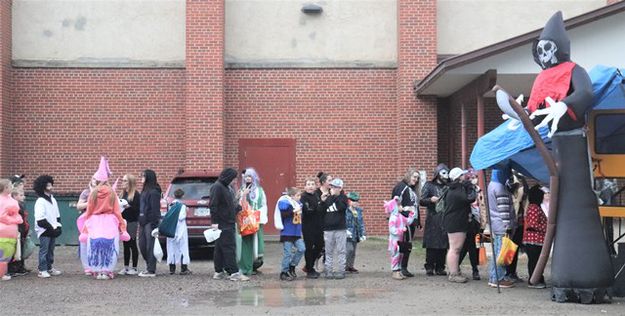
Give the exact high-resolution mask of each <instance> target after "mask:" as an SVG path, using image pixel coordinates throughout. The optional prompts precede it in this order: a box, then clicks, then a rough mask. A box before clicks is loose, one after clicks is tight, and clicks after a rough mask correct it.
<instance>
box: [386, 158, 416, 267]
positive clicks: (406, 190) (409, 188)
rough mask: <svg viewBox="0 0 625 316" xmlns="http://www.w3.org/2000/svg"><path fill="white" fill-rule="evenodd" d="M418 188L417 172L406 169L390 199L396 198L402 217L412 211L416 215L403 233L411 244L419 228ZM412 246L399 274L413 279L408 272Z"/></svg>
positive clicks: (403, 259) (402, 262)
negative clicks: (397, 198)
mask: <svg viewBox="0 0 625 316" xmlns="http://www.w3.org/2000/svg"><path fill="white" fill-rule="evenodd" d="M418 186H419V172H418V171H417V169H415V168H408V170H407V171H406V174H405V175H404V178H403V179H402V180H401V181H399V183H397V185H395V187H394V188H393V192H392V194H391V198H393V197H395V196H398V197H399V202H400V206H401V208H402V211H401V212H400V213H401V214H402V215H403V216H404V217H406V218H407V217H408V216H409V214H410V212H411V211H413V212H415V214H416V218H415V220H414V221H413V222H412V224H411V225H410V226H409V229H408V230H407V231H406V232H405V233H404V240H403V241H404V242H412V239H413V238H414V233H415V230H416V228H417V227H420V226H421V225H420V218H419V197H418V196H417V192H416V190H417V188H418ZM411 250H412V245H411V246H409V247H408V250H407V251H408V252H407V253H406V254H404V256H403V258H402V261H401V274H402V275H403V276H405V277H413V276H414V274H412V273H411V272H410V271H408V260H409V258H410V251H411Z"/></svg>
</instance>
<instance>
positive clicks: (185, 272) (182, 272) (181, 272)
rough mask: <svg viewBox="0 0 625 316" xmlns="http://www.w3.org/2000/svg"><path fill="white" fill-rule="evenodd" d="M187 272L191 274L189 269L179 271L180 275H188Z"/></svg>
mask: <svg viewBox="0 0 625 316" xmlns="http://www.w3.org/2000/svg"><path fill="white" fill-rule="evenodd" d="M189 274H193V272H192V271H191V270H189V269H185V270H182V271H180V275H189Z"/></svg>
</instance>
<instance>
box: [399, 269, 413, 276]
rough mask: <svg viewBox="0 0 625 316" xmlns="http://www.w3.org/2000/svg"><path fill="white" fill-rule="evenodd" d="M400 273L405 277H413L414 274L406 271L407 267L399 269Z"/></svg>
mask: <svg viewBox="0 0 625 316" xmlns="http://www.w3.org/2000/svg"><path fill="white" fill-rule="evenodd" d="M401 274H402V275H403V276H405V277H407V278H412V277H414V274H412V273H410V271H408V269H401Z"/></svg>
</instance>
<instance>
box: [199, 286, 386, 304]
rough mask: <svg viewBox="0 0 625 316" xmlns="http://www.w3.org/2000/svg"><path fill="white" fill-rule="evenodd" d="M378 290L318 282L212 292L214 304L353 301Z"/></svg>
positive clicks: (371, 296) (367, 296)
mask: <svg viewBox="0 0 625 316" xmlns="http://www.w3.org/2000/svg"><path fill="white" fill-rule="evenodd" d="M376 294H380V290H375V289H369V288H342V287H321V286H309V285H308V286H307V285H302V286H295V287H280V286H279V285H268V286H262V287H242V288H240V289H238V290H230V291H222V292H219V293H211V294H209V296H212V297H211V299H212V301H213V302H214V304H215V305H216V306H220V307H228V306H268V307H293V306H314V305H334V304H346V303H354V302H356V301H362V300H367V299H371V298H374V297H375V296H376Z"/></svg>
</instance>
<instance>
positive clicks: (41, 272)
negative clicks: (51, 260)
mask: <svg viewBox="0 0 625 316" xmlns="http://www.w3.org/2000/svg"><path fill="white" fill-rule="evenodd" d="M37 276H38V277H40V278H44V279H47V278H49V277H50V273H48V271H39V274H38V275H37Z"/></svg>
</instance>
